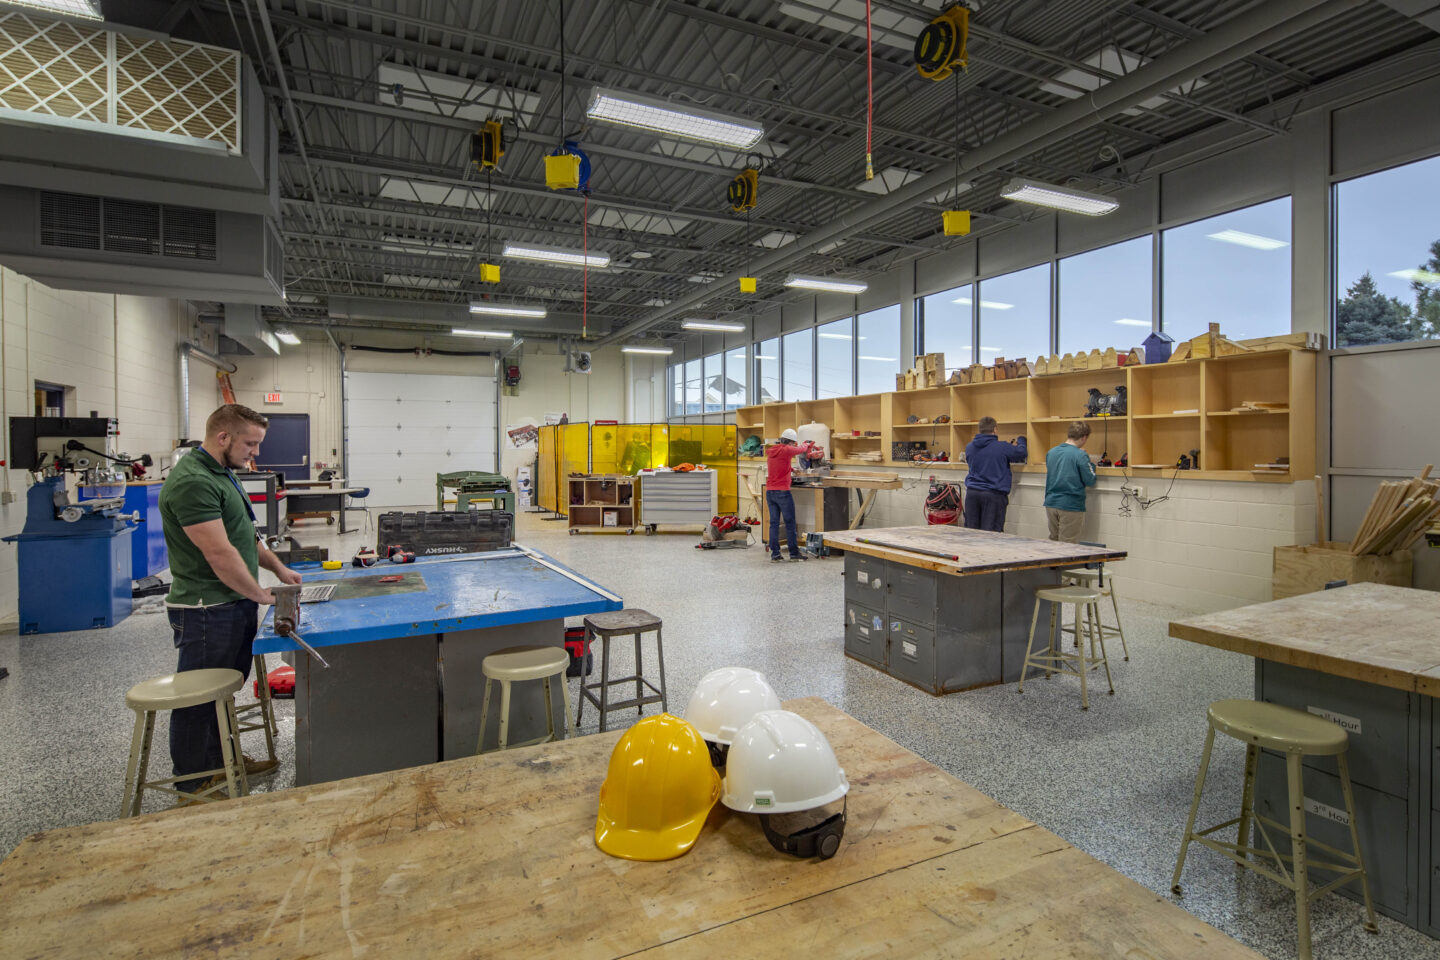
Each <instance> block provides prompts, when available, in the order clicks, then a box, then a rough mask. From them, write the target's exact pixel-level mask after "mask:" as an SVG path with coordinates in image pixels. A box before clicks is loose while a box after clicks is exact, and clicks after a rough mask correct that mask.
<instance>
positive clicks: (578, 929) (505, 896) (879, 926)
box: [0, 699, 1258, 960]
mask: <svg viewBox="0 0 1440 960" xmlns="http://www.w3.org/2000/svg"><path fill="white" fill-rule="evenodd" d="M786 706H787V707H788V708H790V709H792V710H795V711H797V712H799V713H801V714H803V715H804V716H807V717H809V718H810V719H811V720H813V721H814V722H815V723H816V724H817V725H818V726H819V727H820V729H821V730H822V731H823V732H824V733H825V735H826V736H827V737H828V738H829V740H830V743H831V744H832V745H833V746H834V748H835V752H836V754H837V756H838V757H839V758H840V760H841V762H842V763H843V764H844V766H845V769H846V772H847V773H848V775H849V779H850V783H851V791H850V795H849V807H848V815H849V821H848V827H847V829H846V832H845V838H844V840H843V842H842V844H841V847H840V851H839V853H838V854H837V855H836V856H835V858H834V859H832V860H827V861H816V860H795V859H793V858H791V857H788V856H785V855H783V854H780V853H777V852H776V851H774V850H773V849H772V848H771V847H770V844H769V843H768V842H767V841H766V840H765V837H764V834H763V833H762V831H761V829H760V826H759V824H758V823H757V821H756V818H755V817H753V816H750V815H747V814H736V813H733V812H731V811H729V810H727V809H726V808H725V807H723V806H720V805H717V806H716V807H715V809H714V810H713V811H712V812H711V814H710V818H709V820H708V821H707V822H706V825H705V827H704V830H703V831H702V833H701V835H700V838H699V840H698V841H697V842H696V844H695V846H694V848H693V849H692V850H691V851H690V852H689V853H688V854H686V855H685V856H683V857H681V858H679V859H676V860H670V861H665V862H660V863H635V862H631V861H626V860H618V859H614V858H612V857H608V856H606V855H605V854H603V853H601V852H600V851H599V850H598V849H596V847H595V844H594V841H593V830H594V824H595V812H596V804H597V798H598V796H599V791H600V783H601V781H602V780H603V779H604V776H605V770H606V765H607V763H608V761H609V757H610V752H611V750H612V748H613V747H614V744H615V741H616V740H617V739H618V737H619V736H620V732H619V731H612V732H610V733H606V734H599V735H596V736H590V737H582V738H579V739H575V740H566V741H562V742H559V743H551V744H543V745H541V746H537V747H529V748H524V749H519V750H511V751H507V752H504V753H491V754H487V755H484V756H480V757H471V758H467V759H463V760H454V761H450V762H448V763H440V764H434V765H431V766H427V767H418V768H412V769H408V770H401V771H396V772H393V773H383V774H376V775H374V776H368V777H358V778H355V779H352V780H342V781H338V782H335V783H326V784H318V785H315V786H311V787H302V788H298V789H294V790H286V791H282V792H279V793H272V794H265V795H257V796H252V797H248V798H245V799H242V800H236V801H227V802H225V803H221V804H215V805H210V806H205V807H198V808H190V809H185V810H173V811H169V812H165V813H158V814H152V815H150V816H146V817H140V818H138V819H134V820H126V821H117V822H113V823H99V824H93V825H90V826H84V827H72V828H66V829H60V830H52V831H48V832H46V833H40V834H36V835H34V836H31V837H29V838H27V839H26V840H25V841H24V842H22V843H21V844H20V846H19V847H17V848H16V850H15V851H14V852H13V853H12V854H11V855H10V856H9V857H8V858H7V859H6V860H5V861H4V862H3V863H0V943H3V944H4V945H5V950H6V951H7V952H8V953H9V954H10V955H14V956H22V957H41V956H43V957H47V958H58V960H63V958H68V957H77V958H78V957H85V958H87V960H88V958H89V957H92V956H95V955H97V953H99V954H103V955H104V956H106V957H110V958H128V957H136V958H139V957H145V958H154V957H176V956H199V955H204V956H206V957H212V958H230V957H244V958H263V957H286V958H289V957H298V956H304V957H356V956H361V955H365V954H368V955H369V956H372V957H426V958H445V957H501V956H513V957H524V958H527V960H529V958H535V957H563V958H565V960H586V958H604V957H619V956H635V955H637V954H639V955H653V956H656V957H661V956H664V957H716V956H745V957H762V958H771V957H773V958H787V960H788V958H792V957H796V956H802V955H812V956H820V957H826V958H832V957H859V956H876V955H879V954H882V953H883V954H885V955H893V956H900V957H910V956H917V955H920V954H926V955H930V954H934V953H935V952H936V951H937V950H941V949H943V952H944V953H945V954H946V955H948V956H964V957H967V958H971V960H985V958H996V960H998V958H1002V957H1006V958H1009V957H1018V956H1022V955H1023V956H1026V957H1036V958H1047V957H1048V958H1060V957H1079V956H1086V957H1090V956H1093V957H1146V958H1150V960H1202V958H1203V960H1258V954H1255V953H1253V952H1251V951H1250V950H1248V949H1246V948H1245V947H1243V946H1241V945H1240V944H1238V943H1236V942H1235V941H1234V940H1231V939H1230V938H1229V937H1227V936H1225V935H1224V934H1222V933H1220V932H1219V931H1218V930H1215V929H1214V928H1212V927H1209V926H1207V925H1206V924H1204V923H1202V922H1201V921H1200V920H1198V919H1196V918H1195V917H1193V916H1191V915H1190V914H1188V913H1186V912H1185V911H1184V910H1181V909H1180V908H1179V907H1177V906H1175V905H1174V904H1171V903H1169V902H1167V901H1166V900H1165V899H1164V898H1161V897H1159V896H1157V895H1156V894H1154V893H1152V892H1151V891H1149V890H1146V889H1144V888H1143V887H1141V886H1140V885H1139V884H1137V883H1135V882H1133V881H1131V880H1129V879H1126V878H1125V877H1123V876H1122V875H1120V874H1119V873H1117V872H1116V871H1114V870H1112V869H1111V868H1109V867H1107V866H1105V865H1104V864H1102V863H1100V862H1099V861H1097V860H1095V859H1093V858H1091V857H1090V856H1088V855H1087V854H1085V853H1083V852H1081V851H1080V850H1077V849H1076V848H1074V847H1072V846H1070V845H1069V844H1067V843H1066V842H1065V841H1063V840H1061V839H1059V838H1058V837H1056V836H1054V835H1053V834H1051V833H1049V832H1048V831H1046V830H1043V829H1041V828H1040V827H1037V826H1036V825H1034V824H1032V823H1030V822H1029V821H1027V820H1025V819H1024V818H1023V817H1021V816H1019V815H1018V814H1016V813H1015V812H1013V811H1011V810H1009V809H1007V808H1005V807H1003V806H1001V805H1000V804H998V803H996V802H995V801H993V800H991V799H989V798H988V797H985V796H984V795H982V794H980V793H978V792H977V791H976V790H974V789H973V788H971V787H969V786H967V785H966V784H964V783H961V782H960V781H959V780H956V779H955V778H953V777H951V776H949V775H948V774H946V773H944V772H943V771H941V770H939V769H938V768H936V767H934V766H932V765H931V764H929V763H927V762H926V761H924V760H922V759H921V758H920V757H918V756H916V755H915V754H913V753H911V752H909V751H908V750H905V749H903V748H902V747H900V746H898V745H897V744H895V743H893V742H892V741H890V740H887V739H886V738H884V737H882V736H880V735H879V734H878V733H876V732H874V731H873V730H871V729H869V728H868V727H866V726H864V725H863V724H861V723H859V722H858V721H856V720H855V719H853V718H851V717H849V716H847V715H846V714H844V713H842V712H840V711H839V710H836V709H835V708H834V707H831V706H830V705H828V704H826V703H825V702H824V701H821V700H817V699H806V700H798V701H791V702H789V703H787V704H786Z"/></svg>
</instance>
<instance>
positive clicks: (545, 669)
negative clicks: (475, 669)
mask: <svg viewBox="0 0 1440 960" xmlns="http://www.w3.org/2000/svg"><path fill="white" fill-rule="evenodd" d="M568 666H570V654H569V653H567V652H566V651H565V648H564V647H509V648H507V649H504V650H497V651H496V652H495V653H492V654H490V655H489V656H488V657H486V658H485V659H484V660H482V661H481V663H480V671H481V672H482V673H483V674H485V676H487V677H489V678H490V679H492V680H511V681H514V680H540V679H543V678H545V677H553V676H555V674H557V673H562V672H564V670H565V669H566V668H567V667H568Z"/></svg>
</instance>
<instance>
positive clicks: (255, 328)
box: [220, 303, 280, 357]
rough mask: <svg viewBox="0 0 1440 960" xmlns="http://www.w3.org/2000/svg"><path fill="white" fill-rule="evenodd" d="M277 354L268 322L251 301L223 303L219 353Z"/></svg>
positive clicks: (276, 341) (277, 347) (277, 343)
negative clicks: (223, 313) (223, 314)
mask: <svg viewBox="0 0 1440 960" xmlns="http://www.w3.org/2000/svg"><path fill="white" fill-rule="evenodd" d="M279 353H280V342H279V341H278V340H276V339H275V334H274V332H273V331H272V330H271V329H270V324H268V323H266V322H265V321H264V320H262V319H261V318H260V308H259V307H258V306H256V305H255V304H253V303H227V304H225V329H224V332H223V333H222V334H221V335H220V355H221V356H226V355H230V356H250V357H274V356H278V355H279Z"/></svg>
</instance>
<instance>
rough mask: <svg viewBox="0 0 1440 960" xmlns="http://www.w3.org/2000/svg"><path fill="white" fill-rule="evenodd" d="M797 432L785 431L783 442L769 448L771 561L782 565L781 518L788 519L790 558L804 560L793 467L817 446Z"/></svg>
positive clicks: (767, 478)
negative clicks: (792, 483) (797, 525)
mask: <svg viewBox="0 0 1440 960" xmlns="http://www.w3.org/2000/svg"><path fill="white" fill-rule="evenodd" d="M798 441H799V437H798V435H797V434H796V433H795V431H794V430H788V429H787V430H784V431H782V432H781V434H780V442H779V443H775V444H771V445H770V446H768V447H766V448H765V467H766V469H765V507H766V509H767V510H769V511H770V562H771V563H780V562H781V560H782V559H783V558H782V557H781V556H780V518H781V517H782V516H783V517H784V518H785V538H786V540H788V541H789V544H790V559H791V560H792V561H794V560H804V559H806V557H805V556H804V555H803V554H801V552H800V545H799V540H798V537H797V536H796V533H795V496H794V494H792V493H791V492H790V476H791V474H792V473H793V472H794V471H793V470H792V467H791V464H792V462H793V461H794V459H795V458H796V457H797V456H800V455H802V454H803V455H805V456H810V455H811V453H812V451H813V450H814V449H815V445H814V444H813V443H810V442H809V441H806V442H805V443H803V444H801V443H799V442H798Z"/></svg>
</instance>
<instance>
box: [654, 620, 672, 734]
mask: <svg viewBox="0 0 1440 960" xmlns="http://www.w3.org/2000/svg"><path fill="white" fill-rule="evenodd" d="M662 629H663V628H662V627H656V628H655V660H656V661H657V662H658V663H659V664H660V711H661V712H662V713H669V712H670V699H669V697H668V695H667V694H666V693H665V641H664V638H663V637H662V636H661V631H662Z"/></svg>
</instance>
